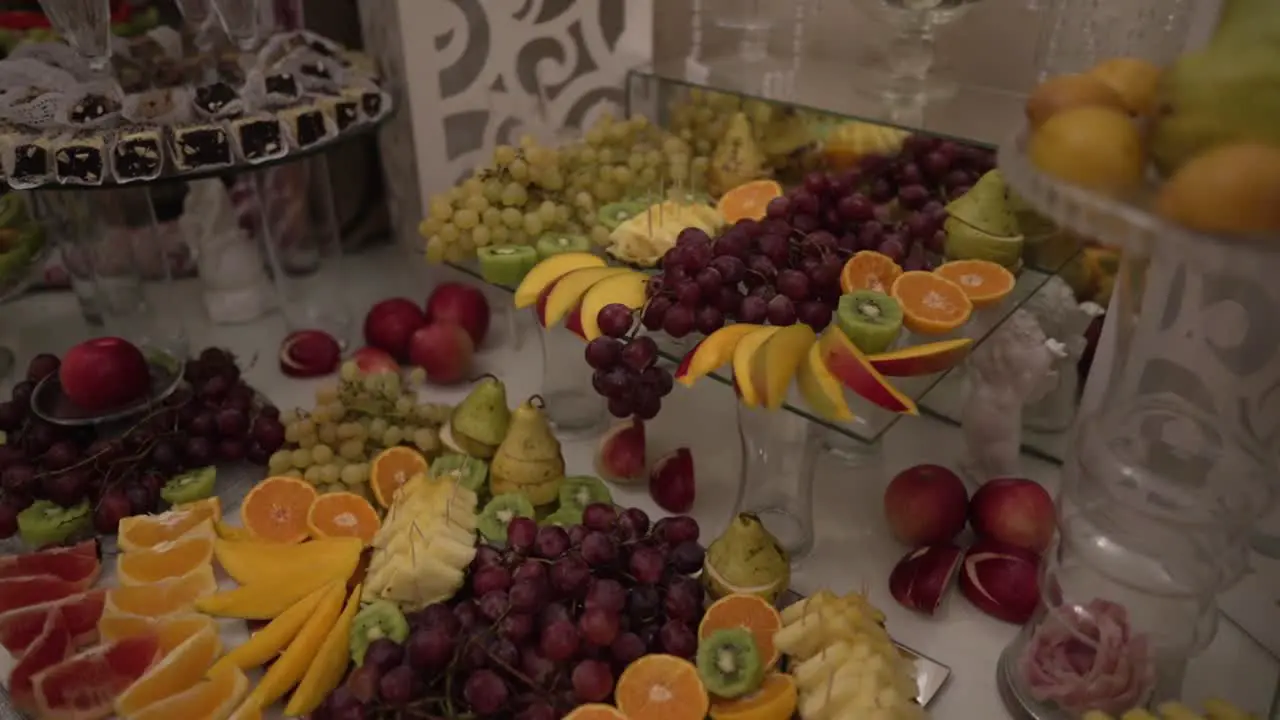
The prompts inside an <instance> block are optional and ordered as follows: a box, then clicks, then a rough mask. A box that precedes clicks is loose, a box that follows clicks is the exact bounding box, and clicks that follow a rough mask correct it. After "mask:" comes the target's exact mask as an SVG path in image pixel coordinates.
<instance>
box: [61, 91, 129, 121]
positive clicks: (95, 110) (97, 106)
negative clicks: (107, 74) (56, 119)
mask: <svg viewBox="0 0 1280 720" xmlns="http://www.w3.org/2000/svg"><path fill="white" fill-rule="evenodd" d="M119 109H120V104H119V103H117V102H116V101H115V100H113V99H112V98H109V97H107V96H106V95H94V94H88V95H85V96H84V97H82V98H80V100H79V101H77V102H76V104H75V105H73V106H72V107H71V112H70V113H68V114H67V119H68V120H70V121H71V122H72V123H73V124H75V125H84V124H85V123H91V122H93V121H94V120H98V119H101V118H103V117H106V116H107V115H108V114H110V113H113V112H116V111H117V110H119Z"/></svg>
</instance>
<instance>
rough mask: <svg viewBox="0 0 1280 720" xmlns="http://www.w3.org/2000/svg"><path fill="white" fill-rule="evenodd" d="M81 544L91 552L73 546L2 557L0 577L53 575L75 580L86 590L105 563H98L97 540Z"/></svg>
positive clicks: (70, 580)
mask: <svg viewBox="0 0 1280 720" xmlns="http://www.w3.org/2000/svg"><path fill="white" fill-rule="evenodd" d="M81 544H82V545H88V546H89V551H90V552H89V554H85V553H83V552H79V551H77V550H73V549H70V548H66V549H63V548H60V549H58V550H48V551H45V552H36V553H27V554H26V555H9V556H6V557H0V580H4V579H8V578H20V577H33V576H36V575H52V576H53V577H56V578H59V579H61V580H66V581H67V582H69V583H72V584H74V585H75V586H76V588H77V589H78V590H87V589H89V588H90V587H91V586H92V585H93V584H94V583H95V582H97V580H98V574H99V572H101V570H102V566H101V565H100V564H99V563H98V556H97V547H96V544H95V543H92V542H89V543H81ZM77 547H79V546H77Z"/></svg>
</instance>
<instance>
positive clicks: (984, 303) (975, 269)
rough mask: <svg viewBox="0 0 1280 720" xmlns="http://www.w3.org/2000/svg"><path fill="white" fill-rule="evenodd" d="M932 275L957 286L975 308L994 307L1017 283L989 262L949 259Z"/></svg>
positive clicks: (1012, 277) (1004, 268) (996, 264)
mask: <svg viewBox="0 0 1280 720" xmlns="http://www.w3.org/2000/svg"><path fill="white" fill-rule="evenodd" d="M933 272H934V274H936V275H941V276H942V277H944V278H946V279H948V280H950V281H951V282H953V283H955V284H956V285H959V286H960V289H961V290H963V291H964V294H965V295H967V296H969V302H971V303H973V306H974V307H976V308H984V307H991V306H992V305H998V304H999V303H1000V301H1001V300H1004V299H1005V298H1006V297H1008V295H1009V293H1011V292H1013V286H1014V284H1015V283H1017V282H1018V280H1017V278H1015V277H1014V276H1013V273H1011V272H1009V269H1008V268H1006V267H1005V266H1003V265H1001V264H1000V263H994V262H991V261H990V260H952V261H951V262H947V263H943V264H941V265H939V266H938V267H936V268H934V271H933Z"/></svg>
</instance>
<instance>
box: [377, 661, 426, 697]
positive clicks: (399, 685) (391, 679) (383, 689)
mask: <svg viewBox="0 0 1280 720" xmlns="http://www.w3.org/2000/svg"><path fill="white" fill-rule="evenodd" d="M420 682H421V681H419V680H418V676H417V674H415V673H414V672H413V668H411V667H409V666H407V665H400V666H399V667H394V668H392V669H391V670H389V671H388V672H387V673H386V674H385V675H383V676H382V679H381V680H380V681H378V690H379V694H381V695H382V701H383V702H385V703H386V704H388V705H391V706H393V707H394V706H398V705H407V704H408V703H409V701H411V700H413V697H414V695H416V694H417V693H416V692H415V691H416V690H417V689H418V685H419V684H420Z"/></svg>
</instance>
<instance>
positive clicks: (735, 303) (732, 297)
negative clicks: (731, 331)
mask: <svg viewBox="0 0 1280 720" xmlns="http://www.w3.org/2000/svg"><path fill="white" fill-rule="evenodd" d="M715 306H716V309H717V310H719V311H720V312H722V313H724V314H725V315H728V316H735V315H737V314H738V309H739V308H741V307H742V293H740V292H738V290H737V288H736V287H729V286H727V285H726V286H725V287H722V288H720V294H719V295H718V296H717V297H716V302H715Z"/></svg>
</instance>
